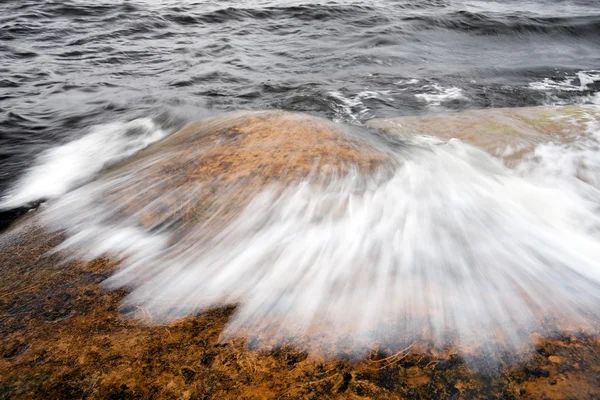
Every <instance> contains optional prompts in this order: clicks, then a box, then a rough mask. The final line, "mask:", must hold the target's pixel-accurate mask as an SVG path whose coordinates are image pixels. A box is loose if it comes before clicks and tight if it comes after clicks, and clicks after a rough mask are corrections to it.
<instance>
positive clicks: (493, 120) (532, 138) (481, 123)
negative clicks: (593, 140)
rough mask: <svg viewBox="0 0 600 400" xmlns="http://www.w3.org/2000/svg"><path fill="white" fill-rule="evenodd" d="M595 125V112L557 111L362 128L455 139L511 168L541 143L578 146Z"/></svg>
mask: <svg viewBox="0 0 600 400" xmlns="http://www.w3.org/2000/svg"><path fill="white" fill-rule="evenodd" d="M598 123H600V107H598V106H564V107H560V106H556V107H524V108H493V109H484V110H469V111H464V112H460V113H455V114H432V115H423V116H415V117H398V118H380V119H373V120H370V121H369V122H368V123H367V124H368V125H370V126H372V127H375V128H378V129H381V130H382V131H384V132H386V133H388V134H390V135H392V136H397V137H400V138H404V139H410V138H411V137H412V136H414V135H425V136H434V137H438V138H441V139H452V138H456V139H460V140H462V141H463V142H466V143H469V144H472V145H474V146H477V147H480V148H482V149H484V150H486V151H488V152H489V153H491V154H492V155H494V156H498V157H502V158H504V159H505V160H507V161H509V162H510V161H514V160H518V159H520V158H521V157H522V156H523V155H525V154H527V153H528V152H529V151H531V150H532V149H533V148H534V147H535V146H536V145H538V144H540V143H546V142H560V143H568V142H571V141H574V140H577V139H578V138H581V137H582V135H586V134H588V132H589V131H590V129H593V127H594V124H598Z"/></svg>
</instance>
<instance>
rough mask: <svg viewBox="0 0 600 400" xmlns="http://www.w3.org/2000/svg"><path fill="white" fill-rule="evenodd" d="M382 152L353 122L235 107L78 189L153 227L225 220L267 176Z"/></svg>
mask: <svg viewBox="0 0 600 400" xmlns="http://www.w3.org/2000/svg"><path fill="white" fill-rule="evenodd" d="M387 159H388V155H387V153H386V152H385V151H384V150H383V146H378V145H377V144H376V143H375V142H373V141H372V139H371V138H369V135H368V134H364V132H362V133H361V132H360V131H358V130H357V128H350V127H345V126H343V125H339V124H334V123H332V122H330V121H327V120H324V119H321V118H318V117H313V116H310V115H306V114H299V113H289V112H283V111H261V112H236V113H229V114H225V115H222V116H219V117H215V118H212V119H209V120H206V121H201V122H197V123H193V124H190V125H188V126H186V127H185V128H183V129H181V130H180V131H178V132H176V133H174V134H172V135H171V136H169V137H168V138H166V139H165V140H163V141H161V142H158V143H156V144H154V145H153V146H150V147H148V148H147V149H145V150H143V151H141V152H139V153H138V154H137V155H136V156H134V157H132V158H130V159H128V160H126V161H124V162H122V163H120V164H117V165H115V166H114V167H112V168H111V169H110V171H108V173H107V174H105V175H104V176H103V177H101V178H100V179H99V180H98V181H97V182H95V183H94V185H92V186H91V187H90V188H84V190H90V189H94V190H100V192H99V193H96V194H95V196H96V198H97V199H102V200H101V202H102V203H104V206H105V208H107V209H110V210H111V212H110V213H111V214H112V215H111V217H110V218H111V219H113V218H119V219H123V218H135V219H136V220H137V221H141V223H142V225H143V226H145V227H147V228H152V229H154V228H157V229H158V228H161V227H164V226H165V225H167V224H168V225H170V226H171V227H173V225H175V226H181V225H192V224H196V223H203V222H205V221H208V220H211V221H212V222H214V221H215V220H217V219H222V220H227V219H229V218H230V217H231V216H233V215H235V214H236V213H237V212H239V211H240V210H241V209H242V208H243V206H244V205H245V204H246V203H247V201H248V200H249V199H251V198H252V196H253V195H254V194H256V193H257V192H258V191H260V190H264V188H265V187H266V186H267V185H269V184H273V183H277V182H286V183H290V182H292V181H296V180H300V179H302V178H305V177H307V176H308V175H310V174H313V175H315V176H318V177H319V179H327V177H333V176H335V175H339V174H344V173H346V172H348V171H350V170H354V171H361V172H363V173H365V174H369V173H371V172H372V171H374V170H375V169H377V168H378V167H379V166H381V165H382V163H384V162H385V161H386V160H387ZM78 196H80V194H75V195H74V196H73V198H74V199H75V200H74V201H75V202H76V201H78V200H77V199H78ZM72 206H73V204H69V207H72ZM90 212H91V211H90ZM138 223H139V222H138Z"/></svg>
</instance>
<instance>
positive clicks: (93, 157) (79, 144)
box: [0, 118, 167, 210]
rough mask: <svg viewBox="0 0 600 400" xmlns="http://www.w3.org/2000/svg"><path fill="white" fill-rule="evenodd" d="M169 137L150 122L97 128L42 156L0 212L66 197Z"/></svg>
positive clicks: (3, 202) (143, 120)
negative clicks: (67, 193) (89, 181)
mask: <svg viewBox="0 0 600 400" xmlns="http://www.w3.org/2000/svg"><path fill="white" fill-rule="evenodd" d="M166 135H167V131H165V130H163V129H161V128H160V127H159V126H158V125H156V124H155V123H154V122H153V121H152V120H151V119H149V118H141V119H137V120H133V121H130V122H113V123H109V124H104V125H98V126H95V127H93V128H91V130H90V132H89V133H88V134H87V135H85V136H83V137H81V138H79V139H77V140H74V141H71V142H68V143H66V144H63V145H61V146H56V147H53V148H50V149H48V150H46V151H44V152H43V153H42V154H40V155H39V156H38V157H37V158H36V160H35V161H34V163H33V164H34V165H33V166H32V167H31V168H30V169H29V170H27V171H26V172H25V174H24V176H23V177H22V178H21V179H20V180H18V181H17V182H16V183H15V184H14V185H13V186H12V187H11V188H10V189H9V190H8V191H7V193H6V194H5V195H4V197H3V198H2V199H0V210H9V209H14V208H21V207H27V205H29V204H32V203H36V202H39V201H40V200H46V199H51V198H55V197H58V196H60V195H62V194H65V193H66V192H68V191H69V190H70V189H72V188H74V187H76V186H77V185H81V184H82V183H85V182H87V181H88V180H90V179H91V178H93V177H94V176H95V175H96V174H98V173H99V172H100V171H102V170H103V169H104V168H106V167H108V166H110V165H112V164H114V163H116V162H118V161H121V160H123V159H125V158H127V157H129V156H131V155H133V154H134V153H136V152H138V151H139V150H141V149H143V148H144V147H146V146H148V145H149V144H151V143H153V142H156V141H157V140H160V139H162V138H163V137H165V136H166Z"/></svg>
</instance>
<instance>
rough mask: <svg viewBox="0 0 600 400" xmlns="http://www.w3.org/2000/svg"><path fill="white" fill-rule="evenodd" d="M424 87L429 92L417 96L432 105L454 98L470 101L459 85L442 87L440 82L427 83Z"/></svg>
mask: <svg viewBox="0 0 600 400" xmlns="http://www.w3.org/2000/svg"><path fill="white" fill-rule="evenodd" d="M422 89H424V90H427V93H419V94H416V95H415V97H416V98H418V99H420V100H422V101H425V102H426V103H428V104H430V105H432V106H439V105H442V103H445V102H449V101H452V100H462V101H469V98H468V97H467V96H465V94H464V93H463V91H462V89H460V88H458V87H442V86H440V85H438V84H433V85H427V86H424V87H423V88H422Z"/></svg>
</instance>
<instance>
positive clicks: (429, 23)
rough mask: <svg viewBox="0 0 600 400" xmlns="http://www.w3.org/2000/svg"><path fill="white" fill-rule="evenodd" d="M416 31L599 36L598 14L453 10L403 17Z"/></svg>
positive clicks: (599, 23) (599, 21)
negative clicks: (438, 29)
mask: <svg viewBox="0 0 600 400" xmlns="http://www.w3.org/2000/svg"><path fill="white" fill-rule="evenodd" d="M405 21H412V22H413V23H414V24H415V28H419V29H428V30H431V29H435V28H444V29H450V30H455V31H460V32H466V33H470V34H475V35H510V36H512V35H518V34H545V35H547V34H560V35H570V36H594V37H596V36H600V15H583V16H572V17H542V16H526V15H518V14H509V15H497V14H486V13H478V12H471V11H455V12H451V13H446V14H442V15H417V16H411V17H407V18H405Z"/></svg>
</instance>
